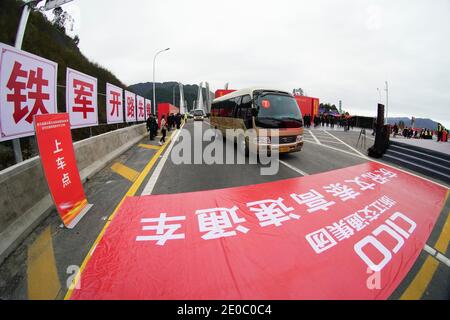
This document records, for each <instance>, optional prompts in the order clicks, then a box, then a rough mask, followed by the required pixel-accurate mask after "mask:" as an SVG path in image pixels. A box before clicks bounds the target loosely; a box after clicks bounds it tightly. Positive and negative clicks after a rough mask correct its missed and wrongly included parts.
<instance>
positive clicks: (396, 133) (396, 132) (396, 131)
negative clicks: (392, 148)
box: [394, 122, 398, 138]
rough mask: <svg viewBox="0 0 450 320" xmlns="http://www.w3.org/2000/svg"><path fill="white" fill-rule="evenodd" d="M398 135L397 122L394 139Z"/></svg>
mask: <svg viewBox="0 0 450 320" xmlns="http://www.w3.org/2000/svg"><path fill="white" fill-rule="evenodd" d="M397 135H398V125H397V122H396V123H395V124H394V138H395V137H396V136H397Z"/></svg>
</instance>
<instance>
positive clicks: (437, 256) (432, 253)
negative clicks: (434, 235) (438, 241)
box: [423, 244, 450, 267]
mask: <svg viewBox="0 0 450 320" xmlns="http://www.w3.org/2000/svg"><path fill="white" fill-rule="evenodd" d="M423 250H425V252H427V253H428V254H429V255H430V256H432V257H433V258H435V259H436V260H438V261H439V262H442V263H443V264H445V265H446V266H447V267H450V259H449V258H447V257H446V256H444V255H443V254H442V253H440V252H439V251H437V250H436V249H434V248H432V247H430V246H429V245H427V244H426V245H425V247H424V248H423Z"/></svg>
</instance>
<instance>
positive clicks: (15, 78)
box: [0, 43, 58, 141]
mask: <svg viewBox="0 0 450 320" xmlns="http://www.w3.org/2000/svg"><path fill="white" fill-rule="evenodd" d="M57 72H58V64H57V63H55V62H53V61H50V60H47V59H44V58H42V57H39V56H36V55H34V54H31V53H28V52H25V51H22V50H18V49H15V48H13V47H11V46H8V45H5V44H3V43H0V141H6V140H11V139H16V138H21V137H27V136H31V135H34V124H33V117H34V116H35V115H39V114H47V113H56V112H57V108H56V79H57Z"/></svg>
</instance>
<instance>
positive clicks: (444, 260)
mask: <svg viewBox="0 0 450 320" xmlns="http://www.w3.org/2000/svg"><path fill="white" fill-rule="evenodd" d="M435 258H436V259H438V260H439V261H440V262H442V263H443V264H445V265H446V266H447V267H449V268H450V259H449V258H447V257H446V256H444V255H443V254H442V253H438V254H437V255H436V257H435Z"/></svg>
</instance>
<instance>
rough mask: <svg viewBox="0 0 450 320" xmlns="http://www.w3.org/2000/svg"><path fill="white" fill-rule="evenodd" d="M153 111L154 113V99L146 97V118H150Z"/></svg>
mask: <svg viewBox="0 0 450 320" xmlns="http://www.w3.org/2000/svg"><path fill="white" fill-rule="evenodd" d="M151 113H152V101H151V100H148V99H145V120H147V119H148V117H149V116H150V114H151Z"/></svg>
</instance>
